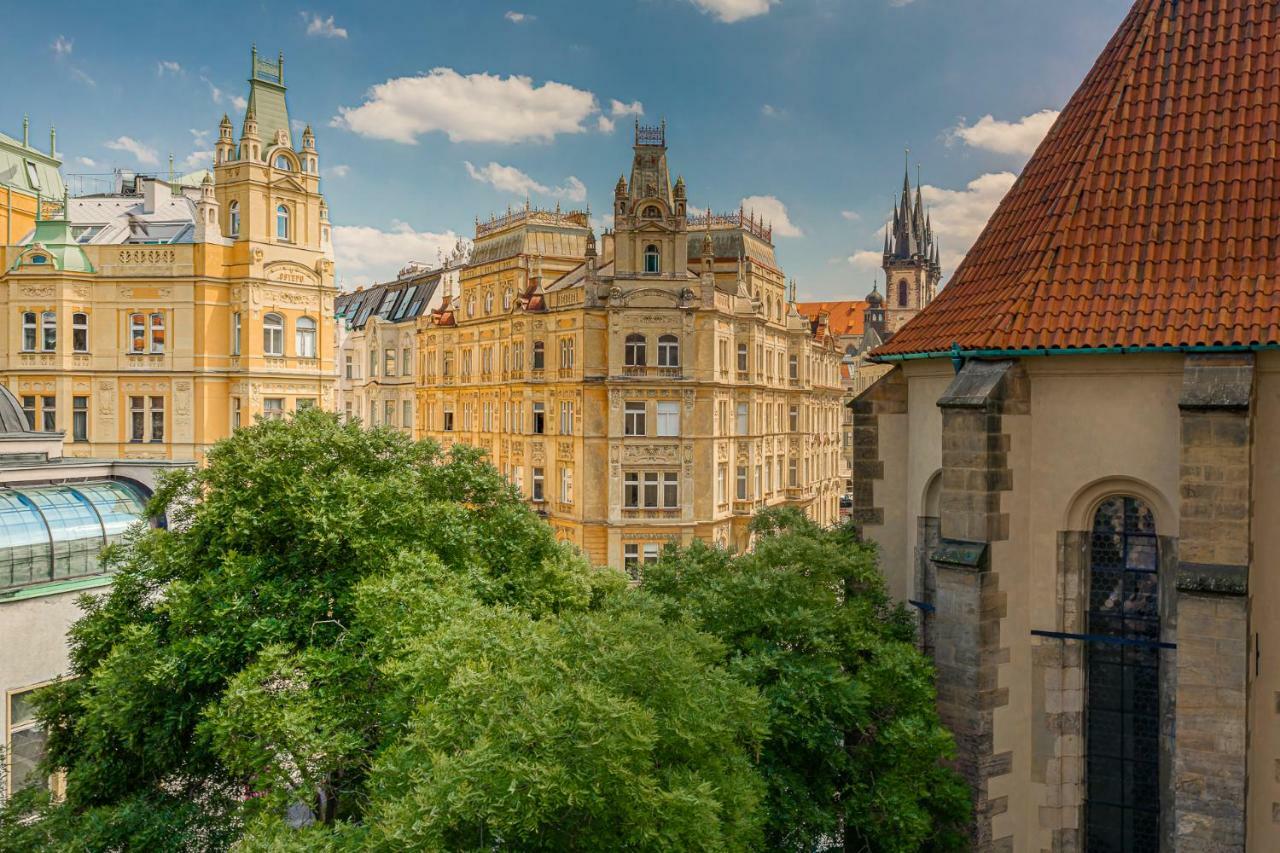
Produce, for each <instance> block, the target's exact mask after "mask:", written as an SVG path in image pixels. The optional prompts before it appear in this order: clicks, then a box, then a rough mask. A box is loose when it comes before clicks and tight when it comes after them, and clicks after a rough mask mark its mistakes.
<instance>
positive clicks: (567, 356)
mask: <svg viewBox="0 0 1280 853" xmlns="http://www.w3.org/2000/svg"><path fill="white" fill-rule="evenodd" d="M560 367H562V368H564V369H566V370H568V369H570V368H572V367H573V338H561V339H560Z"/></svg>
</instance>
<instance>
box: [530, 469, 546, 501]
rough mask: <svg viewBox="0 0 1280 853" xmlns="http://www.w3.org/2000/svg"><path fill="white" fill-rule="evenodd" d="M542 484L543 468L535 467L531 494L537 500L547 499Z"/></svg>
mask: <svg viewBox="0 0 1280 853" xmlns="http://www.w3.org/2000/svg"><path fill="white" fill-rule="evenodd" d="M542 484H543V476H542V469H541V468H534V469H533V490H532V491H531V492H530V495H529V496H530V497H531V498H532V499H533V500H535V501H542V500H545V498H544V497H543V488H542Z"/></svg>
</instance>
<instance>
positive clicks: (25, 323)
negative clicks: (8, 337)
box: [22, 311, 36, 352]
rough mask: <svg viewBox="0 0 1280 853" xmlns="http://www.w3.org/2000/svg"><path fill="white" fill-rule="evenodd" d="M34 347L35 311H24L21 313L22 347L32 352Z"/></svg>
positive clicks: (25, 350)
mask: <svg viewBox="0 0 1280 853" xmlns="http://www.w3.org/2000/svg"><path fill="white" fill-rule="evenodd" d="M35 348H36V312H34V311H25V312H23V314H22V349H23V351H24V352H34V351H35Z"/></svg>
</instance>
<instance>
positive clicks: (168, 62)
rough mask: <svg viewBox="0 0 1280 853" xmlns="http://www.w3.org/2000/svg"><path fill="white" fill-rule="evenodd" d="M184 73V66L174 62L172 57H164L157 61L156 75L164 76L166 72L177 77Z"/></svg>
mask: <svg viewBox="0 0 1280 853" xmlns="http://www.w3.org/2000/svg"><path fill="white" fill-rule="evenodd" d="M181 73H182V66H181V65H179V64H178V63H176V62H174V61H173V60H172V59H162V60H160V61H159V62H157V63H156V76H157V77H163V76H165V75H166V74H172V75H173V76H174V77H177V76H178V75H179V74H181Z"/></svg>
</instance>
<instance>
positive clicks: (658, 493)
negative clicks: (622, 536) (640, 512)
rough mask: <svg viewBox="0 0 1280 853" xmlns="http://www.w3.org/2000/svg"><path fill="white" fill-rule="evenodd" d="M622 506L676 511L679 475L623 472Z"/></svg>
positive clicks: (659, 472) (655, 472) (678, 505)
mask: <svg viewBox="0 0 1280 853" xmlns="http://www.w3.org/2000/svg"><path fill="white" fill-rule="evenodd" d="M622 505H623V506H624V507H625V508H627V509H640V508H644V509H678V508H679V507H680V475H679V474H678V473H677V472H675V471H627V472H625V473H624V474H623V475H622Z"/></svg>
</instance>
